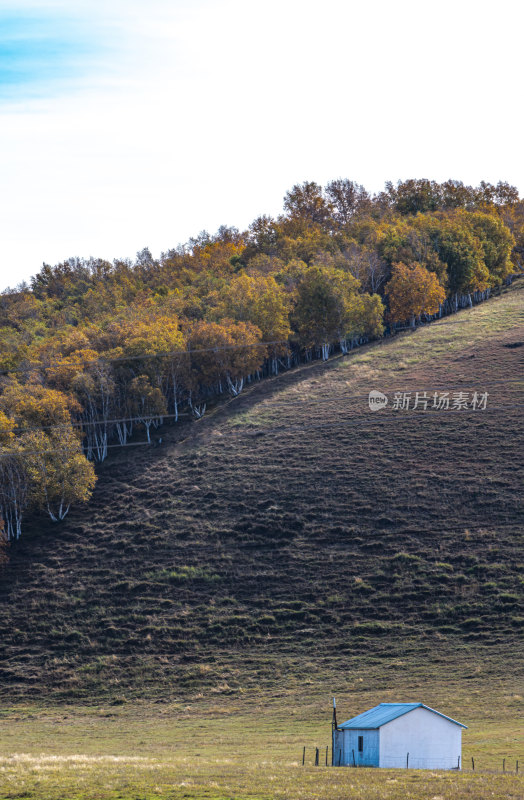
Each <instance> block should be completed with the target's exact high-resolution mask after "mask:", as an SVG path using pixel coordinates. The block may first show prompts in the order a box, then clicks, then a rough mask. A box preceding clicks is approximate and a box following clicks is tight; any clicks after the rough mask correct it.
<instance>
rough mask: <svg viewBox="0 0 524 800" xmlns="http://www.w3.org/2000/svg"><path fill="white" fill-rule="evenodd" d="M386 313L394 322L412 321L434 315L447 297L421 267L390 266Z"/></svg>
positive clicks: (437, 282) (414, 263) (398, 264)
mask: <svg viewBox="0 0 524 800" xmlns="http://www.w3.org/2000/svg"><path fill="white" fill-rule="evenodd" d="M386 294H387V295H388V298H389V313H390V317H391V320H392V321H393V322H402V321H403V320H408V319H409V320H410V321H411V324H412V325H413V326H414V325H415V320H416V319H417V318H420V316H421V315H422V314H436V313H437V312H438V310H439V306H440V304H441V303H443V302H444V300H445V297H446V293H445V291H444V288H443V287H442V286H441V285H440V283H439V281H438V278H437V276H436V275H435V273H433V272H429V271H428V270H427V269H425V267H423V266H422V265H421V264H417V263H416V262H412V263H411V264H403V263H402V262H399V263H397V264H393V269H392V273H391V279H390V281H389V282H388V284H387V285H386Z"/></svg>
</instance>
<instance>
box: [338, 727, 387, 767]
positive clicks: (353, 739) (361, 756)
mask: <svg viewBox="0 0 524 800" xmlns="http://www.w3.org/2000/svg"><path fill="white" fill-rule="evenodd" d="M337 734H338V735H337V737H336V743H335V760H334V763H335V766H338V761H339V754H340V752H341V754H342V759H341V766H345V767H352V766H353V751H354V752H355V764H356V766H357V767H378V757H379V749H378V745H379V731H378V730H376V731H370V730H358V729H355V730H345V731H337ZM359 736H362V739H363V742H362V744H363V751H362V753H359V752H358V737H359Z"/></svg>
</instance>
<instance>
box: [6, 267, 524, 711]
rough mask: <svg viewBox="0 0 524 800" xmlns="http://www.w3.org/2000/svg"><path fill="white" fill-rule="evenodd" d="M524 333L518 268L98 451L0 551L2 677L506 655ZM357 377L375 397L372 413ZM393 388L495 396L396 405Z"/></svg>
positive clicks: (513, 613) (320, 670) (357, 665)
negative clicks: (63, 508)
mask: <svg viewBox="0 0 524 800" xmlns="http://www.w3.org/2000/svg"><path fill="white" fill-rule="evenodd" d="M523 342H524V286H523V285H522V282H517V283H515V284H514V286H512V287H511V288H510V289H508V290H506V291H504V292H503V293H502V294H501V296H499V297H498V298H496V299H493V300H492V301H490V302H489V303H485V304H483V305H481V306H478V307H476V308H473V309H469V310H467V311H463V312H461V313H459V314H457V315H455V316H454V317H450V318H446V319H444V320H442V321H440V322H438V323H434V324H432V325H431V326H428V327H427V328H423V329H419V330H417V331H416V332H415V333H406V334H402V335H399V336H397V337H395V338H394V339H391V340H387V341H384V342H382V343H379V344H375V345H370V346H368V347H366V348H362V349H361V350H359V351H356V352H355V353H353V354H350V355H349V356H347V357H341V358H338V359H335V360H333V361H331V362H330V363H328V364H320V363H318V364H312V365H310V366H308V367H304V368H302V369H300V370H297V371H294V372H292V373H288V374H286V375H282V376H280V377H278V378H277V379H274V380H271V381H266V382H263V383H260V384H258V385H255V386H253V387H251V388H250V389H249V390H248V391H246V392H245V393H244V394H243V395H241V396H240V397H239V398H236V399H235V400H233V401H231V402H229V403H227V404H225V405H224V406H221V407H219V408H217V409H216V410H215V411H214V413H212V414H210V416H209V417H207V418H204V419H203V420H201V421H199V422H198V423H193V424H186V425H180V426H178V427H174V428H167V429H166V430H165V432H164V433H163V434H162V436H163V443H162V445H161V447H159V448H155V449H149V448H145V447H143V448H141V447H137V448H136V449H135V448H128V449H126V450H125V451H123V452H122V453H120V454H119V455H118V456H116V457H114V458H113V459H112V460H111V462H110V463H108V464H107V465H105V466H104V467H103V468H102V469H101V470H100V472H99V482H98V486H97V488H96V491H95V495H94V497H93V500H92V501H91V503H90V505H89V507H88V508H86V509H83V510H77V511H75V512H73V513H71V515H70V516H69V517H68V519H67V520H66V522H65V523H64V524H63V525H62V526H60V527H57V526H53V525H51V524H49V525H46V524H42V523H41V522H39V523H38V527H37V526H36V525H33V526H32V527H31V526H29V528H28V531H27V532H26V534H25V536H24V539H23V540H22V542H21V543H20V544H19V545H18V546H16V547H15V548H13V551H12V560H11V564H10V565H9V568H8V570H7V571H6V573H5V574H4V575H3V576H2V583H1V589H0V602H1V603H2V615H1V619H0V641H1V650H2V657H1V659H0V680H1V691H2V692H3V693H4V696H8V697H10V698H15V697H24V698H27V697H35V698H38V697H42V696H46V697H51V698H54V699H55V700H60V699H68V698H93V697H99V696H104V695H108V696H110V697H113V698H114V699H116V700H118V698H122V697H123V696H126V697H129V696H134V695H137V694H142V695H146V696H155V695H159V694H162V696H166V695H172V696H188V695H190V694H191V693H194V692H195V691H197V692H198V691H199V690H203V689H211V690H212V691H213V692H215V693H217V694H218V693H226V694H230V693H235V692H239V691H243V692H249V691H250V690H251V689H256V688H258V687H260V686H261V685H262V686H265V687H266V688H267V689H271V687H277V686H279V685H281V684H282V683H285V684H286V686H291V685H293V684H295V683H300V682H303V681H304V680H310V679H312V676H313V678H314V677H315V676H316V677H319V676H328V675H331V676H333V675H337V674H339V676H340V679H341V678H342V675H341V673H340V671H341V670H343V671H344V673H345V674H346V673H347V671H348V670H351V672H352V674H353V676H355V677H354V678H353V679H354V680H355V681H356V680H358V678H357V677H356V676H358V675H359V674H366V676H373V675H376V676H377V681H378V684H380V682H381V681H382V682H383V681H384V675H386V674H388V675H391V676H392V677H393V675H400V674H402V672H403V671H405V670H406V669H407V668H408V667H409V669H410V672H411V674H412V675H414V676H415V675H418V676H419V677H420V676H421V675H422V674H423V673H424V670H426V672H427V671H431V670H432V669H433V670H437V671H438V670H442V668H443V665H449V664H450V663H451V664H452V667H451V668H452V669H454V668H455V667H456V666H457V665H459V666H460V668H461V669H462V671H463V675H464V676H465V677H468V676H469V677H471V676H473V675H474V674H475V669H477V668H478V666H479V664H480V663H481V662H482V664H484V665H488V669H489V670H491V671H492V673H493V675H501V674H503V672H504V670H507V671H509V672H511V669H512V666H513V665H515V664H517V659H518V651H519V646H520V643H521V641H522V625H523V622H524V614H523V611H522V606H521V602H522V572H521V570H522V521H523V513H522V510H523V509H522V494H521V478H522V473H521V467H522V447H523V444H524V441H523V440H524V436H523V426H522V374H523V367H524V347H523V346H521V345H522V343H523ZM371 389H378V390H380V391H383V392H385V393H386V394H388V396H389V398H390V402H389V404H388V407H387V408H386V409H384V410H382V411H379V412H370V410H369V408H368V402H367V395H368V392H369V391H370V390H371ZM395 391H411V392H412V393H413V396H414V393H415V392H416V391H418V392H424V391H425V392H427V393H428V395H429V396H430V397H432V395H433V392H434V391H437V392H441V391H442V392H444V391H447V392H456V391H464V392H469V393H470V399H471V394H472V393H473V392H474V391H477V392H485V391H487V392H489V399H488V405H487V409H486V410H475V411H472V410H460V411H453V410H448V411H446V410H442V411H436V410H430V409H428V410H427V411H421V410H409V411H407V410H405V411H396V410H394V409H392V407H391V406H392V398H393V393H394V392H395ZM519 569H520V572H519ZM387 670H390V672H389V673H388V672H387ZM379 676H380V677H379ZM378 684H377V685H378Z"/></svg>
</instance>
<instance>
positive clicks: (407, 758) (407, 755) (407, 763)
mask: <svg viewBox="0 0 524 800" xmlns="http://www.w3.org/2000/svg"><path fill="white" fill-rule="evenodd" d="M406 769H409V753H407V754H406Z"/></svg>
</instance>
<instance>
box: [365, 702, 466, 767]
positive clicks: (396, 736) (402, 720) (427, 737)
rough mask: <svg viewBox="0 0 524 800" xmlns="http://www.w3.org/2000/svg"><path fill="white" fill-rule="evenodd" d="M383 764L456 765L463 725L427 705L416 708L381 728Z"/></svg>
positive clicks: (397, 765)
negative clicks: (428, 708)
mask: <svg viewBox="0 0 524 800" xmlns="http://www.w3.org/2000/svg"><path fill="white" fill-rule="evenodd" d="M379 739H380V747H379V749H380V758H379V766H381V767H396V768H399V767H405V766H406V754H407V753H409V768H410V769H454V768H456V767H457V764H458V759H459V757H460V759H461V764H460V766H462V728H461V727H460V726H459V725H455V724H454V723H453V722H448V720H446V719H444V717H440V716H439V715H438V714H433V713H432V712H431V711H427V710H426V709H425V708H415V709H414V710H413V711H409V712H408V713H407V714H403V715H402V716H401V717H397V719H394V720H392V721H391V722H388V723H387V724H386V725H382V727H381V728H380V736H379Z"/></svg>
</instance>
